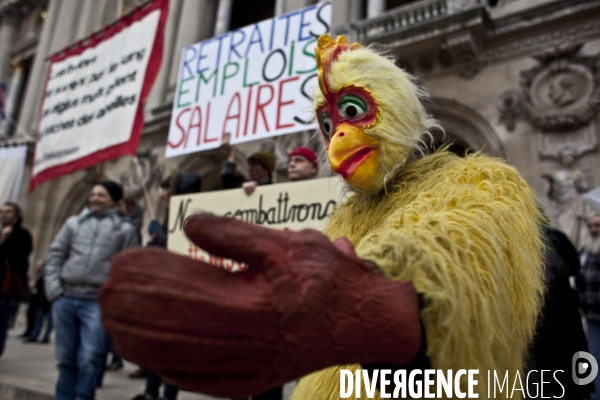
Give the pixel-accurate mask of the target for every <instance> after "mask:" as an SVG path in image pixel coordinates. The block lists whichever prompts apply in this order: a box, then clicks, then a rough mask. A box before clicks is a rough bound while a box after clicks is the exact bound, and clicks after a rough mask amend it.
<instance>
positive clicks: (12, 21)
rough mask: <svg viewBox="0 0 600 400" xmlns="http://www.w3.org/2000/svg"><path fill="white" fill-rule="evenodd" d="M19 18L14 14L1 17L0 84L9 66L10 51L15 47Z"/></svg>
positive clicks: (10, 13)
mask: <svg viewBox="0 0 600 400" xmlns="http://www.w3.org/2000/svg"><path fill="white" fill-rule="evenodd" d="M18 24H19V16H18V14H17V13H16V12H8V13H6V14H4V15H2V22H1V23H0V82H4V80H5V79H6V74H7V73H8V67H9V66H10V51H11V49H12V48H13V46H14V45H15V39H16V35H17V26H18Z"/></svg>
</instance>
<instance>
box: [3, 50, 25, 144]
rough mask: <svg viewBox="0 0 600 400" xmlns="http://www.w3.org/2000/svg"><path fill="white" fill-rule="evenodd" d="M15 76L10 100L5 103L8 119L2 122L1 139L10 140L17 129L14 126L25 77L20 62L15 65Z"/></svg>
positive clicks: (10, 91) (9, 94) (11, 82)
mask: <svg viewBox="0 0 600 400" xmlns="http://www.w3.org/2000/svg"><path fill="white" fill-rule="evenodd" d="M13 71H14V72H13V76H12V78H11V80H10V88H9V92H8V98H7V99H6V102H5V104H4V105H5V108H4V109H5V113H6V119H5V120H4V121H2V126H1V127H0V137H2V138H8V137H10V136H11V134H13V133H14V132H15V129H16V127H14V126H13V124H14V121H15V119H16V117H17V116H16V110H17V107H19V101H20V100H21V96H20V95H21V92H22V91H23V83H24V78H25V75H24V74H23V65H21V62H20V61H17V62H14V63H13Z"/></svg>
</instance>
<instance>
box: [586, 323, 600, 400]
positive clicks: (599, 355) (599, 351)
mask: <svg viewBox="0 0 600 400" xmlns="http://www.w3.org/2000/svg"><path fill="white" fill-rule="evenodd" d="M586 320H587V328H588V347H589V350H590V353H591V354H592V355H593V356H594V358H595V359H596V361H600V321H596V320H593V319H589V318H586ZM594 390H595V391H596V393H590V398H591V399H592V400H600V374H598V375H596V379H594Z"/></svg>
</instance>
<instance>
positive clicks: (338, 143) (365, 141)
mask: <svg viewBox="0 0 600 400" xmlns="http://www.w3.org/2000/svg"><path fill="white" fill-rule="evenodd" d="M328 156H329V163H330V164H331V168H332V169H333V171H334V172H335V173H337V174H340V175H342V178H344V180H345V181H346V182H348V183H349V184H351V185H352V186H356V187H357V188H359V189H363V190H368V189H369V188H370V187H371V185H373V182H374V181H375V176H376V175H377V170H378V168H379V161H380V158H381V151H380V144H379V141H378V140H377V139H375V138H373V137H372V136H369V135H367V134H366V133H364V132H363V131H362V130H361V129H360V128H358V127H356V126H354V125H351V124H348V123H344V124H341V125H340V126H338V128H337V130H336V131H335V133H334V135H333V137H332V138H331V142H330V143H329V150H328Z"/></svg>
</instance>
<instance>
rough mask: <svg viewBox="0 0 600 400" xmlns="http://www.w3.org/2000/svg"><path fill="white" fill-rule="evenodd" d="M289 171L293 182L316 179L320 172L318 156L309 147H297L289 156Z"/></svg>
mask: <svg viewBox="0 0 600 400" xmlns="http://www.w3.org/2000/svg"><path fill="white" fill-rule="evenodd" d="M287 171H288V178H290V181H292V182H295V181H303V180H306V179H314V178H315V177H316V176H317V173H318V172H319V161H318V160H317V155H316V154H315V153H314V151H312V150H311V149H309V148H308V147H296V148H295V149H294V150H292V151H291V152H290V154H289V155H288V165H287Z"/></svg>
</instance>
